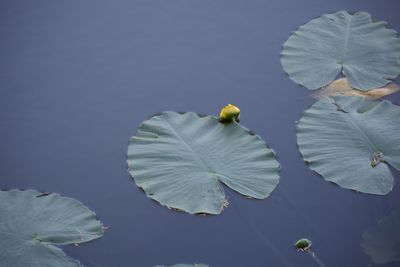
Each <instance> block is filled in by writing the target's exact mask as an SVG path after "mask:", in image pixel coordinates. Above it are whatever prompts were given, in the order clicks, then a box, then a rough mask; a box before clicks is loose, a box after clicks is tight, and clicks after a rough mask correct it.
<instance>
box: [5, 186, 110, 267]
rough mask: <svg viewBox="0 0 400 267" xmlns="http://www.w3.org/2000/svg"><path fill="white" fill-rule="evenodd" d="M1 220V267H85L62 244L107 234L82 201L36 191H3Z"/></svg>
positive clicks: (79, 241) (74, 242)
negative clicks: (68, 254)
mask: <svg viewBox="0 0 400 267" xmlns="http://www.w3.org/2000/svg"><path fill="white" fill-rule="evenodd" d="M0 218H1V219H0V248H1V249H0V266H7V267H26V266H29V267H77V266H81V264H80V263H79V262H78V261H76V260H74V259H72V258H71V257H69V256H67V255H66V254H65V253H64V252H63V251H62V250H61V249H60V248H58V245H67V244H79V243H83V242H88V241H90V240H93V239H96V238H99V237H101V236H102V235H103V226H102V224H101V222H100V221H99V220H97V218H96V215H95V214H94V213H93V212H92V211H90V210H89V209H88V208H87V207H85V206H84V205H83V204H82V203H80V202H79V201H77V200H74V199H71V198H67V197H61V196H59V195H58V194H49V195H46V194H41V193H40V192H37V191H35V190H26V191H19V190H11V191H0Z"/></svg>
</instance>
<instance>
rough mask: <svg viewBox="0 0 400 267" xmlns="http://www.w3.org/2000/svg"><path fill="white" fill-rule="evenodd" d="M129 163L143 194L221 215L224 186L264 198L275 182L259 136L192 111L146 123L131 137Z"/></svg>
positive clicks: (275, 167) (273, 164)
mask: <svg viewBox="0 0 400 267" xmlns="http://www.w3.org/2000/svg"><path fill="white" fill-rule="evenodd" d="M128 167H129V173H130V174H131V176H132V177H133V179H134V180H135V182H136V184H137V185H138V186H139V187H141V188H142V189H143V190H144V191H145V193H146V195H147V196H149V197H150V198H152V199H154V200H156V201H157V202H159V203H160V204H161V205H164V206H167V207H169V208H173V209H178V210H182V211H186V212H188V213H192V214H193V213H209V214H219V213H221V211H222V209H223V208H224V207H226V205H227V201H226V197H225V193H224V189H223V186H222V184H225V185H227V186H228V187H230V188H231V189H233V190H235V191H237V192H239V193H240V194H242V195H245V196H249V197H252V198H257V199H264V198H266V197H268V196H269V194H270V193H271V192H272V191H273V190H274V189H275V187H276V185H277V184H278V181H279V163H278V162H277V160H276V158H275V155H274V153H273V151H272V150H271V149H270V148H268V147H267V145H266V144H265V143H264V142H263V141H262V140H261V138H260V137H259V136H257V135H254V134H251V133H250V132H249V131H248V130H247V129H246V128H243V127H242V126H240V125H239V124H237V123H235V122H230V123H221V122H220V121H219V120H218V118H216V117H213V116H203V117H200V116H198V115H197V114H195V113H192V112H188V113H184V114H180V113H177V112H172V111H167V112H163V113H162V114H161V115H157V116H154V117H152V118H151V119H149V120H146V121H144V122H143V123H142V124H141V125H140V126H139V128H138V131H137V134H136V135H135V136H133V137H132V138H131V141H130V144H129V147H128Z"/></svg>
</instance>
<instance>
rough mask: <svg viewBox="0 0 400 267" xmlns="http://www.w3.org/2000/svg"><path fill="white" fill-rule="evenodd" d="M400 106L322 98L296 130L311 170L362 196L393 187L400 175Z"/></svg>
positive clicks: (353, 98) (360, 98)
mask: <svg viewBox="0 0 400 267" xmlns="http://www.w3.org/2000/svg"><path fill="white" fill-rule="evenodd" d="M399 133H400V107H399V106H396V105H394V104H392V103H390V102H389V101H382V102H379V101H371V100H366V99H364V98H362V97H346V96H340V97H334V98H324V99H322V100H320V101H318V102H316V103H315V104H314V105H313V106H312V107H311V108H310V109H308V110H307V111H306V112H305V113H304V115H303V117H302V119H301V120H300V122H299V125H298V131H297V143H298V145H299V149H300V152H301V154H302V155H303V158H304V160H305V161H307V162H308V163H309V164H310V168H311V169H313V170H314V171H316V172H318V173H319V174H320V175H322V176H323V177H324V178H325V180H328V181H331V182H334V183H336V184H338V185H340V186H341V187H344V188H348V189H353V190H356V191H360V192H363V193H371V194H378V195H384V194H387V193H389V192H390V191H391V190H392V187H393V176H392V174H391V172H390V169H389V166H388V165H391V166H393V167H395V168H396V169H398V170H400V134H399Z"/></svg>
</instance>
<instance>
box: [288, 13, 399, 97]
mask: <svg viewBox="0 0 400 267" xmlns="http://www.w3.org/2000/svg"><path fill="white" fill-rule="evenodd" d="M281 63H282V66H283V69H284V70H285V72H286V73H287V74H288V75H289V77H290V78H291V79H292V80H293V81H295V82H296V83H298V84H300V85H302V86H304V87H306V88H308V89H310V90H315V89H319V88H321V87H323V86H326V85H327V84H329V83H330V82H332V81H333V80H334V79H336V77H337V76H338V75H339V74H343V75H344V76H345V77H346V78H347V79H348V81H349V84H350V86H351V87H352V88H356V89H359V90H363V91H368V90H370V89H373V88H380V87H382V86H384V85H386V84H387V83H389V82H390V81H391V80H393V79H395V78H396V77H397V76H398V75H399V74H400V38H399V37H398V34H397V32H396V31H394V30H393V29H389V28H387V27H386V22H384V21H378V20H375V19H373V18H372V17H371V15H370V14H368V13H366V12H356V13H354V14H349V13H348V12H347V11H339V12H336V13H333V14H325V15H322V16H321V17H318V18H315V19H313V20H311V21H309V22H307V23H306V24H304V25H303V26H300V27H299V28H298V29H297V30H296V31H295V32H293V33H292V35H291V36H290V37H289V39H288V40H287V41H286V42H285V43H284V45H283V48H282V52H281Z"/></svg>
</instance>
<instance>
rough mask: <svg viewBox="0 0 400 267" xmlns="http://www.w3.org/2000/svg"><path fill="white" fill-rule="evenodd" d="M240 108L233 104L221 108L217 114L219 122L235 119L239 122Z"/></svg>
mask: <svg viewBox="0 0 400 267" xmlns="http://www.w3.org/2000/svg"><path fill="white" fill-rule="evenodd" d="M239 115H240V109H239V108H238V107H236V106H234V105H231V104H229V105H227V106H225V107H224V108H223V109H221V113H220V114H219V121H220V122H231V121H236V122H239Z"/></svg>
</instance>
